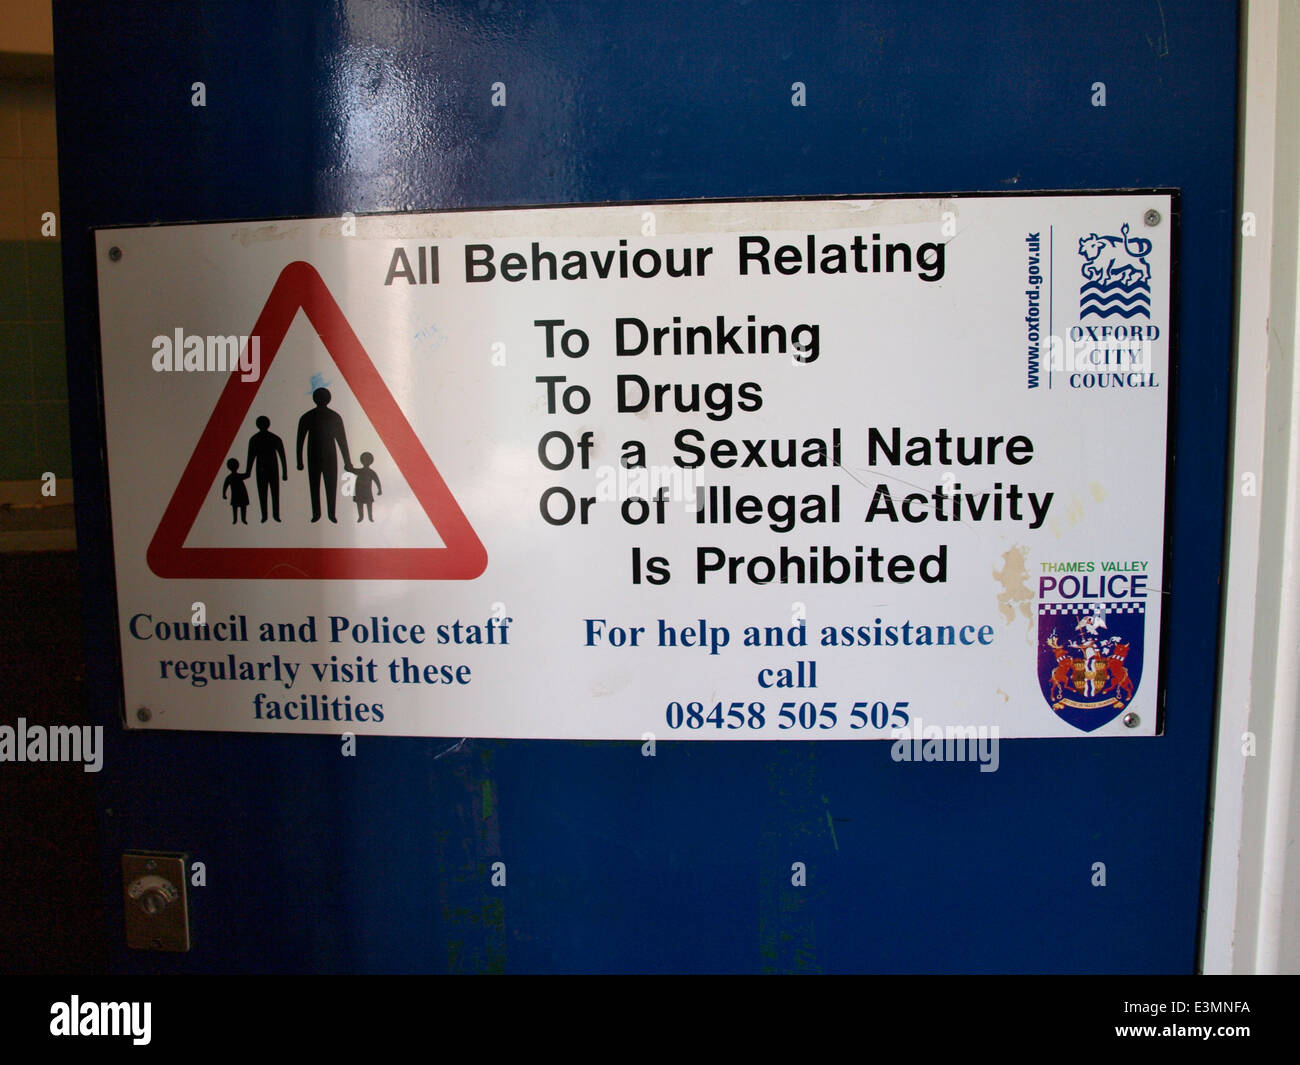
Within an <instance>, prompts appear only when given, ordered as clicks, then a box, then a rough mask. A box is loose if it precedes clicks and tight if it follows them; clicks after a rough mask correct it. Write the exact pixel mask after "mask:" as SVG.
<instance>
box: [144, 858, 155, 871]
mask: <svg viewBox="0 0 1300 1065" xmlns="http://www.w3.org/2000/svg"><path fill="white" fill-rule="evenodd" d="M144 867H145V868H146V869H148V870H149V872H151V873H152V872H153V871H154V870H155V869H157V868H158V863H157V862H155V861H154V860H153V859H152V858H150V859H149V860H148V861H147V862H145V863H144Z"/></svg>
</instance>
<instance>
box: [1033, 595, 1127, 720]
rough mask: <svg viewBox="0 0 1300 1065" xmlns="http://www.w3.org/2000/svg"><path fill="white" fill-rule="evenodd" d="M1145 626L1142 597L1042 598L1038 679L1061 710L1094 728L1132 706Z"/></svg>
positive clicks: (1051, 702) (1060, 713) (1064, 717)
mask: <svg viewBox="0 0 1300 1065" xmlns="http://www.w3.org/2000/svg"><path fill="white" fill-rule="evenodd" d="M1145 632H1146V608H1145V604H1143V603H1141V602H1123V603H1119V602H1111V603H1100V602H1090V603H1079V602H1073V603H1039V604H1038V685H1039V688H1040V689H1041V690H1042V692H1043V698H1045V699H1046V700H1047V703H1048V705H1049V706H1050V707H1051V708H1052V709H1053V710H1054V711H1055V712H1056V715H1057V716H1058V717H1059V718H1061V719H1062V720H1063V721H1067V722H1069V724H1071V725H1073V726H1074V727H1075V728H1077V729H1081V730H1082V731H1084V732H1094V731H1096V730H1097V729H1099V728H1101V726H1102V725H1105V724H1107V723H1108V722H1110V721H1113V720H1114V719H1115V718H1116V717H1117V716H1118V715H1119V714H1120V713H1121V712H1122V711H1123V710H1124V709H1125V708H1127V707H1128V705H1129V703H1131V702H1132V701H1133V696H1134V695H1136V694H1137V689H1138V684H1139V683H1140V682H1141V680H1142V662H1143V657H1144V655H1143V646H1142V645H1143V636H1144V635H1145Z"/></svg>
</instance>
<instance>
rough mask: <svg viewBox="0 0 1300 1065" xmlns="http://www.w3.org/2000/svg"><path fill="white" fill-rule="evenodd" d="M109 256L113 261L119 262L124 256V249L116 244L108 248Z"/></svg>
mask: <svg viewBox="0 0 1300 1065" xmlns="http://www.w3.org/2000/svg"><path fill="white" fill-rule="evenodd" d="M108 258H109V260H110V261H111V262H117V261H118V259H120V258H122V249H121V248H119V247H118V246H117V245H116V244H114V245H113V246H112V247H111V248H109V249H108Z"/></svg>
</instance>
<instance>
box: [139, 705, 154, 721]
mask: <svg viewBox="0 0 1300 1065" xmlns="http://www.w3.org/2000/svg"><path fill="white" fill-rule="evenodd" d="M152 717H153V711H152V710H150V709H149V708H148V707H147V706H142V707H140V709H139V710H137V711H136V712H135V719H136V720H137V721H148V720H150V719H151V718H152Z"/></svg>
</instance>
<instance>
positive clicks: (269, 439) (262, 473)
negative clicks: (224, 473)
mask: <svg viewBox="0 0 1300 1065" xmlns="http://www.w3.org/2000/svg"><path fill="white" fill-rule="evenodd" d="M298 468H299V469H302V467H301V466H299V467H298ZM250 473H254V474H256V475H257V505H258V506H259V507H261V508H262V520H263V521H266V497H267V495H268V494H269V495H270V497H271V515H272V516H273V517H274V518H275V520H276V521H279V520H280V482H281V481H287V480H288V479H289V463H288V461H287V460H286V459H285V457H284V441H283V440H281V439H280V438H279V437H278V436H276V435H275V433H273V432H271V419H270V418H268V417H266V416H265V415H262V416H261V417H260V418H258V419H257V432H255V433H254V434H253V435H252V436H250V437H249V438H248V459H247V461H246V462H245V463H244V476H245V477H247V476H248V474H250Z"/></svg>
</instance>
